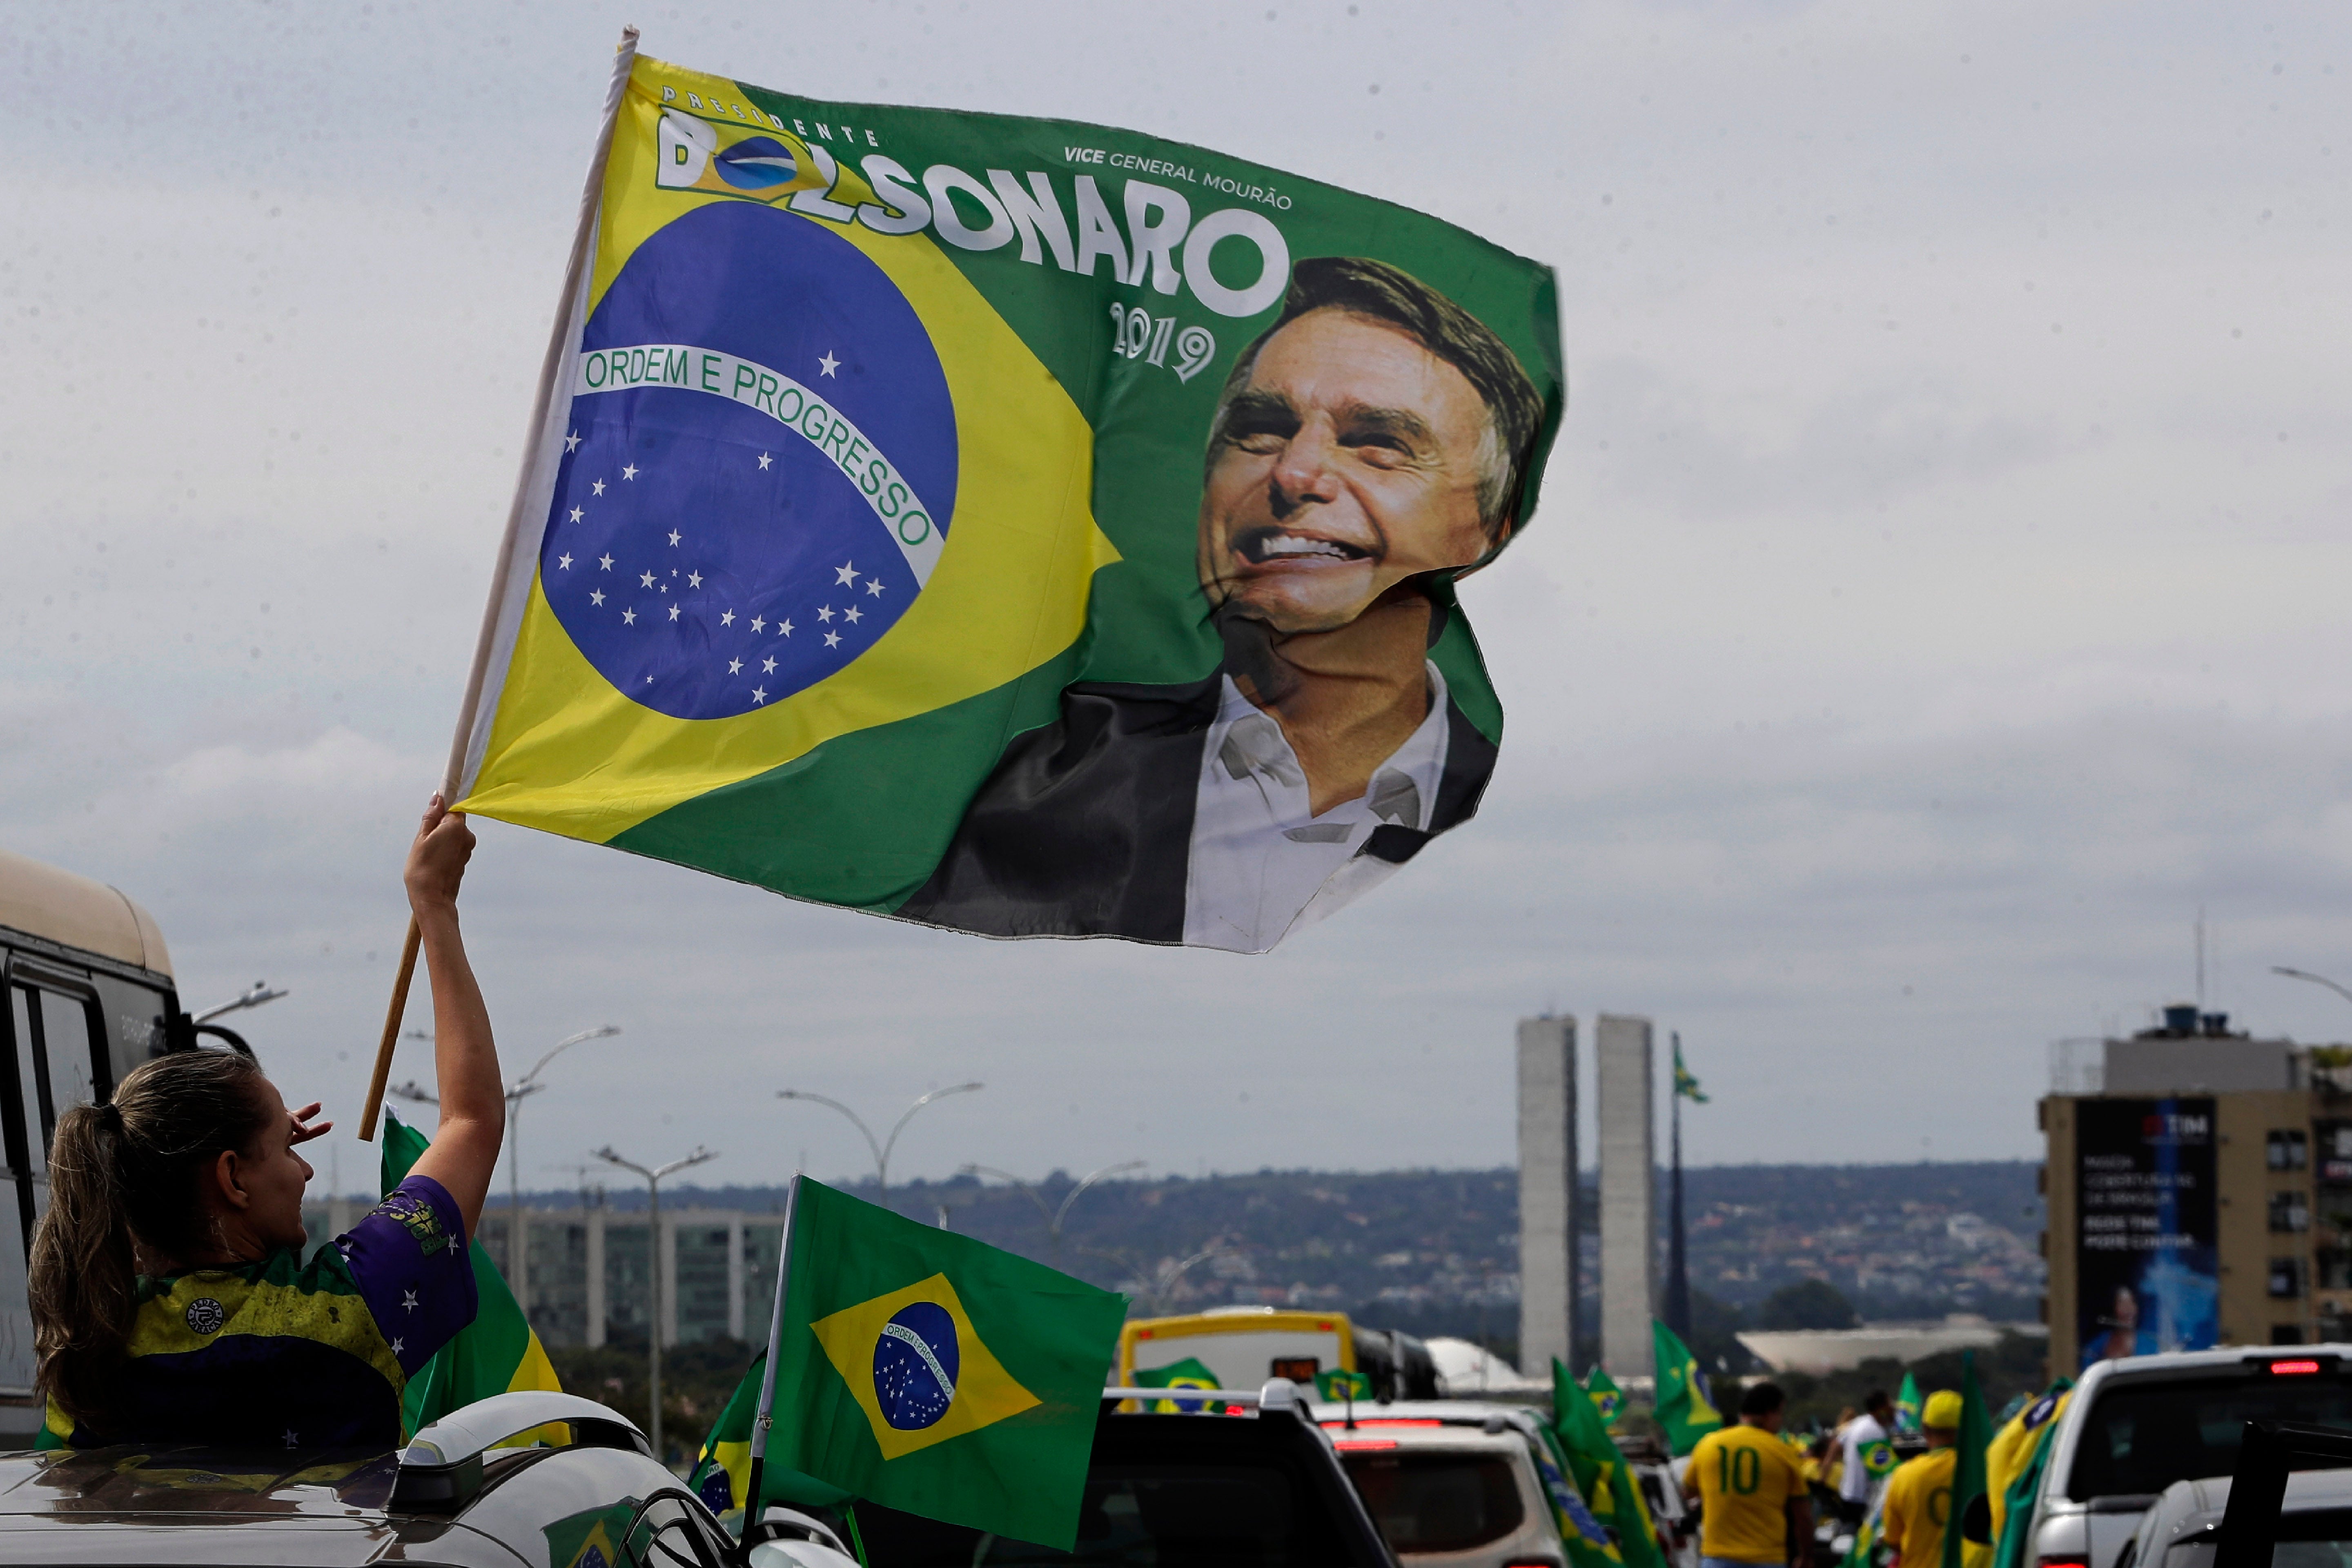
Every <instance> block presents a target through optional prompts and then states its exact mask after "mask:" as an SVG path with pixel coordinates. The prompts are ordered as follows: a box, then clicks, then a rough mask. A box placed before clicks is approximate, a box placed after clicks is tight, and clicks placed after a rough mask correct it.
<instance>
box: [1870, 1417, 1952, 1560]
mask: <svg viewBox="0 0 2352 1568" xmlns="http://www.w3.org/2000/svg"><path fill="white" fill-rule="evenodd" d="M1919 1426H1920V1429H1921V1430H1922V1431H1923V1432H1924V1433H1925V1434H1926V1435H1927V1452H1926V1453H1924V1454H1922V1455H1920V1456H1919V1457H1918V1458H1916V1459H1906V1460H1905V1461H1904V1462H1903V1463H1902V1464H1900V1465H1898V1466H1896V1467H1895V1474H1894V1475H1892V1476H1890V1477H1888V1478H1887V1481H1886V1498H1885V1503H1884V1504H1883V1514H1884V1524H1883V1525H1882V1535H1883V1538H1884V1539H1885V1542H1886V1544H1887V1545H1889V1546H1891V1547H1893V1548H1894V1549H1895V1568H1941V1564H1942V1563H1943V1561H1944V1530H1945V1527H1946V1526H1947V1525H1948V1524H1949V1523H1950V1522H1951V1519H1952V1471H1953V1468H1955V1467H1956V1466H1958V1463H1959V1458H1960V1455H1959V1450H1958V1448H1955V1447H1953V1446H1952V1445H1953V1444H1954V1443H1955V1442H1957V1441H1958V1438H1959V1435H1960V1396H1959V1395H1958V1394H1957V1393H1955V1392H1953V1391H1952V1390H1951V1389H1948V1388H1939V1389H1937V1391H1936V1392H1935V1393H1933V1394H1929V1395H1927V1404H1926V1405H1923V1406H1922V1407H1921V1408H1920V1411H1919Z"/></svg>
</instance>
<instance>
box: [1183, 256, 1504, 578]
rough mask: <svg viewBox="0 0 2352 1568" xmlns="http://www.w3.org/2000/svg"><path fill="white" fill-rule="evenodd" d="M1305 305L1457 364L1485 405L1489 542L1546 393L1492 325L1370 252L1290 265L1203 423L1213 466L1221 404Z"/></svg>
mask: <svg viewBox="0 0 2352 1568" xmlns="http://www.w3.org/2000/svg"><path fill="white" fill-rule="evenodd" d="M1309 310H1344V311H1346V312H1347V313H1348V314H1349V315H1351V316H1360V317H1362V318H1364V319H1365V320H1367V321H1379V322H1381V323H1382V324H1384V325H1387V326H1390V327H1393V328H1395V329H1396V330H1397V331H1401V332H1403V333H1404V334H1405V335H1406V336H1408V337H1411V338H1412V339H1414V340H1415V341H1417V342H1419V343H1420V344H1421V346H1422V347H1423V348H1425V349H1427V350H1428V351H1429V352H1430V353H1432V354H1433V355H1434V356H1436V357H1437V358H1438V359H1441V360H1443V361H1444V362H1445V363H1447V364H1450V365H1452V366H1453V367H1454V369H1455V370H1458V371H1460V372H1461V373H1462V375H1463V379H1465V380H1466V381H1467V382H1469V384H1470V385H1471V387H1472V388H1473V389H1474V390H1475V392H1476V393H1477V394H1478V397H1479V400H1480V401H1481V402H1483V403H1485V404H1486V441H1485V443H1484V446H1485V450H1484V452H1483V453H1482V454H1481V455H1482V457H1483V458H1484V459H1485V463H1486V476H1485V478H1483V479H1480V480H1479V483H1478V521H1479V522H1480V523H1481V525H1483V526H1484V527H1485V529H1486V537H1487V539H1488V540H1489V541H1497V540H1499V539H1500V538H1501V534H1502V529H1503V526H1504V525H1505V524H1506V523H1507V522H1510V521H1512V520H1513V519H1514V518H1516V517H1517V514H1518V510H1519V489H1520V487H1521V486H1522V485H1523V484H1525V482H1526V477H1527V463H1528V458H1529V457H1530V456H1532V455H1533V453H1534V449H1535V438H1536V432H1537V430H1538V428H1539V427H1540V426H1542V424H1543V413H1544V409H1543V398H1542V396H1541V395H1539V394H1538V393H1537V391H1536V386H1535V383H1534V382H1532V381H1530V380H1528V373H1527V371H1526V369H1525V368H1524V367H1522V366H1521V365H1520V363H1519V361H1518V356H1517V355H1516V354H1514V353H1511V350H1510V347H1509V345H1508V344H1507V343H1505V342H1503V340H1502V339H1501V338H1499V337H1497V336H1496V335H1495V331H1494V329H1493V328H1491V327H1489V326H1487V325H1486V322H1484V321H1480V320H1479V319H1478V318H1477V317H1475V316H1474V315H1472V314H1471V313H1470V312H1469V311H1467V310H1464V309H1463V308H1462V307H1461V306H1459V305H1457V304H1455V303H1454V301H1453V300H1449V299H1447V298H1446V297H1445V296H1444V295H1443V294H1441V293H1439V292H1438V291H1437V290H1436V289H1433V288H1431V287H1430V286H1429V285H1428V284H1426V283H1424V282H1423V281H1422V280H1421V279H1418V278H1415V277H1414V276H1413V275H1412V273H1410V272H1406V271H1404V270H1402V268H1395V267H1391V266H1390V265H1389V264H1388V263H1387V262H1385V261H1374V260H1372V259H1371V258H1370V257H1364V256H1310V257H1308V258H1306V259H1305V260H1303V261H1301V262H1299V263H1298V265H1297V266H1296V267H1294V268H1291V271H1290V289H1289V290H1288V292H1286V294H1285V295H1284V296H1283V300H1282V313H1281V314H1280V315H1278V316H1276V318H1275V319H1274V325H1272V326H1270V327H1268V328H1266V330H1265V331H1263V332H1260V333H1259V334H1258V335H1257V336H1256V338H1255V339H1254V340H1253V341H1252V342H1251V343H1250V345H1249V346H1248V347H1247V348H1245V349H1244V350H1242V353H1241V357H1240V358H1239V359H1238V360H1236V361H1234V368H1233V373H1232V374H1230V375H1228V376H1226V378H1225V384H1224V389H1223V391H1222V392H1220V393H1219V394H1218V395H1217V413H1216V417H1215V418H1214V419H1213V421H1212V422H1211V424H1210V426H1209V454H1208V459H1209V462H1210V463H1211V465H1214V464H1215V462H1216V460H1217V458H1218V456H1219V454H1220V453H1222V452H1223V449H1224V447H1225V445H1226V441H1227V437H1226V433H1225V410H1226V409H1227V407H1228V406H1230V405H1232V403H1233V400H1234V396H1235V395H1236V394H1238V393H1240V392H1241V390H1242V389H1243V388H1244V387H1245V386H1247V385H1248V384H1249V379H1250V376H1251V375H1252V374H1255V371H1256V369H1257V356H1258V351H1259V350H1261V349H1263V348H1265V345H1266V342H1267V340H1268V339H1270V338H1272V337H1273V336H1274V334H1275V333H1276V332H1278V331H1282V329H1283V328H1285V327H1286V326H1288V325H1290V323H1291V322H1293V321H1297V319H1298V318H1299V317H1301V316H1303V315H1305V314H1307V312H1308V311H1309ZM1489 553H1490V554H1491V553H1492V552H1491V550H1490V551H1489Z"/></svg>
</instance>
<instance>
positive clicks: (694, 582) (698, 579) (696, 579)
mask: <svg viewBox="0 0 2352 1568" xmlns="http://www.w3.org/2000/svg"><path fill="white" fill-rule="evenodd" d="M686 585H687V586H688V587H689V588H699V587H701V586H702V574H701V573H699V572H688V574H686Z"/></svg>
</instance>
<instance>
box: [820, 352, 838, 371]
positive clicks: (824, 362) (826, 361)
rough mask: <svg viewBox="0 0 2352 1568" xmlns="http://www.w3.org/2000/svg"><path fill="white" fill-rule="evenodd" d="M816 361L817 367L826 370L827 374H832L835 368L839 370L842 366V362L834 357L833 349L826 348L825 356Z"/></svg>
mask: <svg viewBox="0 0 2352 1568" xmlns="http://www.w3.org/2000/svg"><path fill="white" fill-rule="evenodd" d="M816 363H817V368H818V369H820V370H822V371H824V374H827V375H831V374H833V373H834V372H835V370H838V369H839V368H840V367H841V362H840V361H839V360H837V359H835V358H834V357H833V351H832V350H831V349H827V350H825V351H824V358H823V359H821V360H819V361H817V362H816Z"/></svg>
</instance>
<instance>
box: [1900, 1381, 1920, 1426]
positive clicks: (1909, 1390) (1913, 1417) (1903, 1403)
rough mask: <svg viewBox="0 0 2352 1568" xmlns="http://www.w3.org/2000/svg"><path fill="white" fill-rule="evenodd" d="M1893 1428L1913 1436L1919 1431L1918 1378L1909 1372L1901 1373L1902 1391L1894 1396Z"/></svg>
mask: <svg viewBox="0 0 2352 1568" xmlns="http://www.w3.org/2000/svg"><path fill="white" fill-rule="evenodd" d="M1895 1431H1896V1432H1897V1433H1901V1434H1906V1435H1909V1436H1917V1434H1918V1431H1919V1379H1918V1377H1917V1376H1916V1375H1915V1374H1914V1373H1909V1372H1906V1373H1904V1374H1903V1392H1902V1393H1900V1394H1896V1395H1895Z"/></svg>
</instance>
